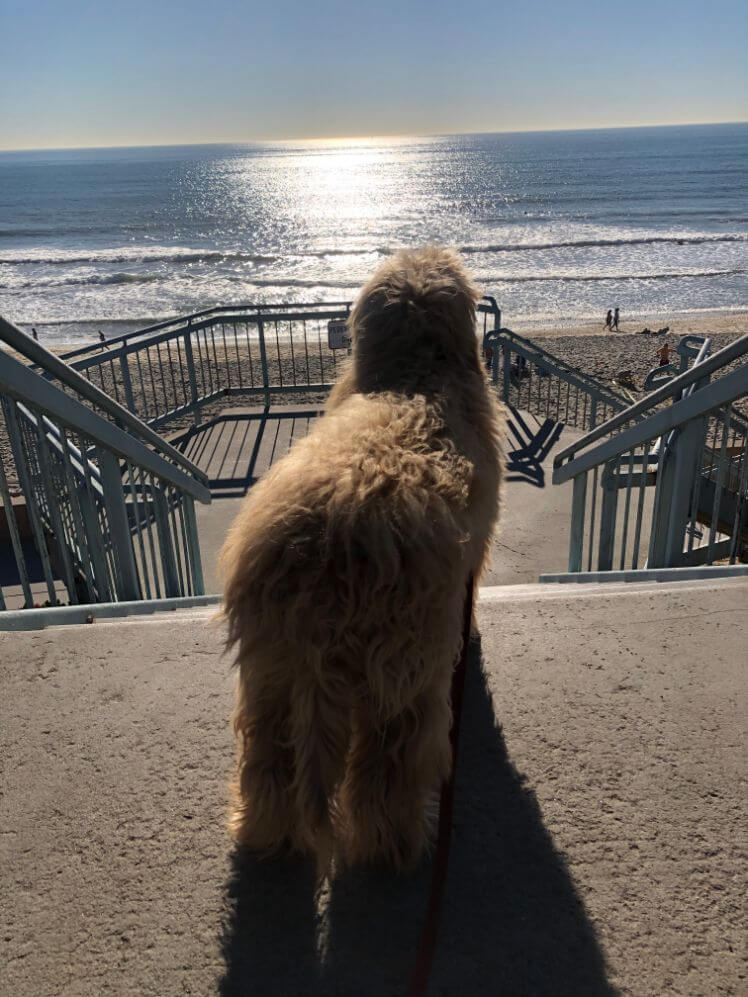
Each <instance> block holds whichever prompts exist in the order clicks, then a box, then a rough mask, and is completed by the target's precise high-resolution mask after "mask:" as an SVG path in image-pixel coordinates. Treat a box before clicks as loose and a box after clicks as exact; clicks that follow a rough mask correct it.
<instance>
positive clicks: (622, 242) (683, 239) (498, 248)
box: [460, 234, 748, 255]
mask: <svg viewBox="0 0 748 997" xmlns="http://www.w3.org/2000/svg"><path fill="white" fill-rule="evenodd" d="M714 242H748V235H737V234H730V235H688V236H686V235H684V236H675V235H652V236H642V237H641V238H639V237H633V238H628V239H627V238H622V239H570V240H568V241H565V242H563V241H562V242H518V243H515V244H513V245H511V244H506V243H504V244H502V243H499V244H497V245H494V246H461V247H460V252H461V253H464V254H465V255H469V254H479V253H516V252H524V251H526V250H528V249H570V248H573V249H577V248H578V249H594V248H597V247H598V246H601V247H605V246H649V245H655V244H657V243H668V244H671V245H678V246H700V245H703V244H704V243H714Z"/></svg>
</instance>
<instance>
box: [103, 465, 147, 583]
mask: <svg viewBox="0 0 748 997" xmlns="http://www.w3.org/2000/svg"><path fill="white" fill-rule="evenodd" d="M96 449H97V452H98V457H99V470H100V472H101V486H102V489H103V491H104V505H105V506H106V513H107V520H108V523H109V536H110V537H111V541H112V553H113V555H114V564H115V569H116V572H117V590H118V591H117V601H118V602H123V601H129V600H135V599H140V598H141V592H140V581H139V579H138V569H137V566H136V564H135V553H134V551H133V545H132V535H131V533H130V521H129V518H128V516H127V505H126V503H125V491H124V488H123V487H122V474H121V472H120V467H119V461H118V460H117V458H116V457H115V456H114V454H113V453H112V452H111V450H105V449H104V448H103V447H97V448H96Z"/></svg>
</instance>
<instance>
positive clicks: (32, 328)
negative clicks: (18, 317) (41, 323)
mask: <svg viewBox="0 0 748 997" xmlns="http://www.w3.org/2000/svg"><path fill="white" fill-rule="evenodd" d="M31 335H32V336H33V337H34V342H36V343H38V342H39V333H38V332H37V331H36V327H35V326H33V325H32V326H31Z"/></svg>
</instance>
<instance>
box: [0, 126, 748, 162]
mask: <svg viewBox="0 0 748 997" xmlns="http://www.w3.org/2000/svg"><path fill="white" fill-rule="evenodd" d="M720 125H748V120H737V121H735V120H732V121H678V122H672V121H670V122H660V123H657V124H646V125H643V124H638V125H630V124H629V125H593V126H588V127H584V128H577V127H564V128H511V129H498V130H489V131H445V132H383V133H380V134H358V135H316V136H312V135H308V136H305V137H303V138H291V137H283V138H253V139H221V140H215V141H210V142H187V141H185V142H163V143H158V142H148V143H139V142H132V143H114V144H111V145H58V146H49V145H38V146H25V147H10V146H8V147H3V146H0V154H2V153H6V152H88V151H97V150H99V149H178V148H185V147H209V146H221V145H237V146H241V145H246V146H252V145H270V144H274V143H279V142H352V141H366V140H369V141H371V140H374V139H380V140H381V139H394V138H449V137H451V136H458V135H541V134H552V133H554V132H607V131H641V130H645V129H652V128H698V127H702V128H703V127H718V126H720Z"/></svg>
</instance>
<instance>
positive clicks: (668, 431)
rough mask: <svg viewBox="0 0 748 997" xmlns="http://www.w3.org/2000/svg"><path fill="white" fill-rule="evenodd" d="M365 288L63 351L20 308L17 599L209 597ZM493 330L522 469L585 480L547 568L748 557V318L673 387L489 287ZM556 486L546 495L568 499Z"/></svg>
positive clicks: (537, 479)
mask: <svg viewBox="0 0 748 997" xmlns="http://www.w3.org/2000/svg"><path fill="white" fill-rule="evenodd" d="M350 308H351V303H350V302H342V303H325V304H321V305H319V304H318V305H307V304H292V305H288V304H286V305H263V306H258V305H244V306H239V305H236V306H232V307H231V308H230V309H226V308H213V309H208V310H206V311H203V312H197V313H194V314H192V315H189V316H185V317H183V318H178V319H174V320H170V321H167V322H162V323H159V324H157V325H155V326H151V327H149V328H148V329H144V330H140V331H138V332H135V333H129V334H126V335H123V336H120V337H117V338H116V339H114V340H111V341H109V342H107V343H106V344H105V345H104V344H99V343H97V344H94V345H91V346H86V347H80V348H78V349H75V350H73V351H70V352H69V353H67V354H65V355H64V356H63V357H62V358H58V357H55V356H53V355H52V354H51V353H49V352H48V351H47V350H45V349H44V348H43V347H41V346H40V345H39V344H38V343H35V342H34V341H33V340H31V339H29V338H28V337H27V336H25V335H24V334H23V333H22V332H21V331H20V330H18V329H16V328H15V327H13V326H12V325H10V324H9V323H7V322H2V323H1V324H0V340H1V341H4V343H5V345H6V346H7V347H8V348H9V349H6V350H4V351H2V352H0V377H1V378H2V379H1V380H0V395H2V406H0V408H1V411H2V424H1V425H0V440H2V441H3V446H4V464H5V469H4V471H3V474H2V478H0V493H1V496H0V497H1V498H2V502H3V507H4V510H5V515H4V516H2V517H0V527H1V528H2V529H3V531H4V535H5V540H6V543H5V547H6V556H5V558H4V559H3V560H2V561H0V600H2V601H0V608H2V607H3V606H4V607H5V608H6V609H8V608H10V609H16V608H18V607H20V606H23V607H26V608H29V607H31V606H33V605H36V604H40V603H42V604H48V605H49V606H51V607H55V606H57V605H59V604H61V603H65V602H68V603H70V604H73V605H75V604H79V605H90V604H96V603H110V602H117V603H127V604H130V603H132V602H134V601H138V600H146V601H148V600H159V599H169V600H174V599H189V600H194V599H195V598H199V597H201V596H202V595H203V594H205V592H206V591H207V592H208V593H210V592H211V591H215V589H216V588H217V581H216V577H215V571H214V562H215V554H216V551H217V549H218V546H219V545H220V541H221V539H222V537H223V535H224V534H225V528H226V523H227V518H230V516H229V517H227V514H228V513H229V508H228V506H227V505H226V499H227V498H231V499H235V500H238V499H240V498H241V496H243V495H244V494H245V492H246V490H247V488H249V487H251V485H252V483H253V481H254V480H256V478H257V476H258V475H259V474H261V473H262V472H263V470H264V469H265V467H267V466H269V465H270V464H271V463H272V462H273V460H274V459H276V458H277V457H279V456H281V455H282V453H283V452H284V451H285V449H287V446H286V444H285V442H284V441H285V438H286V436H287V435H288V433H287V428H288V426H289V420H290V425H291V431H290V437H289V439H288V441H287V442H288V445H290V443H291V442H292V440H293V438H295V436H296V435H297V434H298V433H301V434H303V433H305V432H306V431H308V428H309V426H310V425H311V420H312V419H314V418H315V417H316V415H317V414H318V413H319V411H320V410H321V408H322V406H323V404H324V399H325V397H326V394H327V392H328V390H329V389H330V387H331V385H332V384H333V383H334V381H335V379H336V377H337V376H338V373H339V371H340V370H341V369H342V365H343V364H345V363H346V360H347V354H348V353H349V352H350V342H349V340H348V338H347V330H346V320H347V318H348V316H349V314H350ZM476 334H477V335H478V337H479V338H480V340H481V345H482V355H483V357H484V360H485V362H486V366H487V367H488V371H489V377H490V379H491V381H492V383H493V384H494V385H495V390H496V391H497V393H498V394H499V396H500V397H501V398H502V400H503V401H504V402H505V403H506V405H507V406H508V409H509V412H510V416H511V421H510V430H511V432H512V433H513V438H512V439H511V440H510V471H511V472H512V473H514V472H516V475H515V478H516V479H517V480H522V481H524V482H531V483H532V484H534V485H535V486H536V487H538V488H543V487H544V485H545V479H546V474H545V469H544V462H547V461H548V460H549V459H553V460H554V473H553V481H554V484H557V485H560V486H563V485H564V483H572V484H571V485H570V487H571V491H572V493H573V497H572V498H571V500H570V505H571V515H570V516H569V515H568V514H566V515H565V517H564V518H565V520H566V522H567V523H568V522H570V530H569V534H568V535H569V541H568V543H569V555H568V558H567V565H566V566H567V568H568V571H567V572H564V571H563V570H562V565H561V564H559V563H558V561H557V559H556V556H555V550H556V546H557V545H558V542H560V538H561V535H562V533H565V532H566V530H567V529H568V527H566V526H564V529H563V530H558V529H556V530H555V531H554V537H553V543H552V545H551V546H550V547H548V548H547V554H546V556H547V558H548V560H547V562H546V563H545V564H543V563H542V562H541V563H537V562H536V560H534V559H533V558H532V557H530V558H525V564H526V565H528V566H532V570H535V568H536V567H537V571H536V573H535V576H534V577H535V578H537V576H538V575H543V576H546V575H550V576H551V577H552V578H555V579H558V580H566V579H567V578H569V579H571V578H573V579H574V580H578V579H580V578H581V577H582V576H585V575H586V576H590V575H591V573H601V574H606V573H607V574H608V575H610V573H611V572H613V571H616V570H617V571H622V570H626V571H628V572H632V571H633V572H642V571H649V570H653V569H661V568H674V567H678V568H683V569H686V568H688V569H690V570H695V569H698V568H699V567H700V566H702V565H708V566H709V565H715V564H717V565H720V564H723V566H724V565H725V564H726V566H727V567H728V568H731V569H735V570H739V562H741V561H742V560H744V558H745V556H746V541H747V539H748V538H747V537H746V529H747V527H746V489H747V487H748V486H747V482H746V463H747V462H746V456H745V454H746V437H747V436H748V430H747V428H746V420H745V417H744V415H743V414H741V412H740V410H739V409H738V408H736V403H737V404H741V399H743V400H744V399H745V396H746V394H747V392H748V388H747V387H746V376H748V366H747V365H746V352H747V351H748V337H743V338H742V339H741V340H738V341H737V342H736V343H733V344H731V346H729V347H727V348H726V350H723V351H721V352H720V353H719V354H716V355H715V356H710V355H709V342H708V340H707V341H703V340H700V339H697V338H696V337H686V338H684V339H683V340H682V341H681V343H680V344H679V347H678V352H679V353H680V370H681V373H679V374H678V376H677V377H676V378H675V380H672V376H673V375H674V374H675V373H676V369H675V368H674V367H668V368H667V369H662V370H658V371H656V372H653V373H652V374H651V375H650V378H649V379H648V383H651V384H653V385H654V386H655V390H654V391H653V392H652V393H651V394H650V395H648V396H647V397H646V398H645V399H643V400H641V401H639V402H636V403H634V404H633V405H632V404H631V399H630V398H629V397H627V395H626V394H625V393H623V391H622V390H620V389H619V388H617V387H615V386H611V385H610V384H607V383H604V382H602V381H600V379H598V378H596V377H594V376H591V375H589V374H587V373H585V372H584V371H581V370H577V369H575V368H573V367H571V366H570V365H569V364H568V363H566V362H564V361H563V360H561V359H560V358H558V357H556V356H554V355H553V354H552V353H551V352H549V351H547V350H545V349H544V348H542V347H541V346H539V345H538V344H537V343H534V342H532V341H531V340H528V339H526V338H524V337H522V336H519V335H517V334H516V333H514V332H512V330H510V329H507V328H504V327H503V326H502V322H501V311H500V309H499V308H498V305H497V304H496V301H495V299H494V298H492V297H485V298H483V299H482V300H481V302H480V303H479V305H478V324H477V328H476ZM10 350H13V351H15V352H16V354H17V355H16V356H14V355H12V353H11V352H10ZM689 362H693V363H694V366H693V367H691V368H690V369H689V368H688V364H689ZM694 372H696V373H694ZM723 375H724V376H723ZM664 377H669V378H671V380H670V381H669V382H668V383H664V384H663V383H661V382H662V381H663V378H664ZM289 401H293V402H295V403H296V404H294V405H290V406H289ZM238 406H245V408H244V411H242V410H241V409H240V408H238ZM562 430H563V433H564V436H563V438H562V439H559V437H560V435H561V432H562ZM227 434H228V437H227ZM215 436H217V437H218V439H217V440H216V441H215V442H214V439H215ZM227 438H228V443H227V444H226V449H225V454H226V455H230V454H233V455H234V457H237V455H238V454H239V453H240V451H241V446H242V445H243V443H242V441H243V442H244V443H246V442H247V441H249V443H248V445H249V446H250V448H251V450H250V457H249V460H248V462H246V468H247V470H245V472H244V473H243V474H242V475H237V474H236V473H232V474H229V476H228V478H227V476H226V475H225V473H224V471H223V469H224V467H225V466H227V462H226V461H225V460H224V461H223V462H222V463H221V469H220V470H219V472H218V473H217V474H216V473H215V460H214V457H215V454H216V448H218V449H219V450H220V447H221V446H223V445H224V443H225V441H226V439H227ZM221 439H223V441H224V443H222V442H220V441H221ZM271 440H272V441H273V442H272V447H271V450H270V456H269V459H264V458H262V459H261V455H262V452H263V448H264V451H265V452H267V450H268V446H269V444H270V442H271ZM279 441H280V443H279ZM234 465H235V466H237V462H236V460H235V461H234ZM588 479H589V482H590V484H589V487H588ZM508 480H509V481H511V480H512V477H511V475H509V476H508ZM551 491H552V494H553V496H554V497H553V498H550V499H549V498H547V499H546V501H547V502H548V511H549V512H550V509H551V507H553V506H554V504H555V505H558V504H559V503H560V501H561V498H562V496H561V495H560V494H559V493H557V492H556V490H555V489H554V490H551ZM619 493H620V497H621V501H620V502H619ZM546 494H548V493H546ZM219 497H220V498H221V500H222V502H221V503H220V504H219V506H218V507H216V508H215V512H211V510H210V507H209V503H210V502H211V499H212V498H219ZM564 501H565V500H564ZM196 502H197V503H198V508H197V509H196V508H195V503H196ZM523 504H527V503H521V502H518V507H521V506H522V505H523ZM529 504H530V505H533V503H529ZM567 508H568V507H567ZM671 512H673V515H671ZM506 518H507V517H506V515H505V519H506ZM546 519H548V517H546ZM541 521H542V517H540V518H538V519H536V520H534V522H535V523H536V524H539V523H541ZM533 530H534V527H533ZM514 532H516V533H517V535H516V536H514V535H509V536H507V534H506V532H504V534H503V537H502V542H503V544H504V547H505V548H506V550H507V551H509V552H510V553H513V554H515V555H516V556H517V557H521V556H523V554H524V553H525V551H524V550H520V551H519V552H518V550H517V549H516V548H517V541H518V540H519V539H520V537H521V538H522V540H521V543H520V546H522V547H525V546H527V545H528V543H529V542H530V541H532V540H534V539H535V534H534V532H533V531H527V530H526V531H524V534H523V533H522V524H521V523H519V524H517V526H516V527H515V528H514ZM201 541H202V542H203V544H207V560H208V564H209V566H208V569H207V580H208V587H207V589H206V586H205V581H206V574H205V572H204V568H203V562H204V560H205V558H204V556H203V554H201ZM561 542H563V541H561ZM542 549H543V548H542V544H541V545H540V547H538V548H537V552H538V555H539V556H540V555H542ZM9 553H11V554H12V556H8V554H9ZM498 560H499V559H498V557H497V558H496V563H498ZM611 577H612V575H611ZM493 580H494V581H498V580H499V578H498V576H494V577H493ZM500 580H501V581H502V582H506V581H510V580H511V579H508V578H506V576H502V577H501V578H500Z"/></svg>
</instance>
